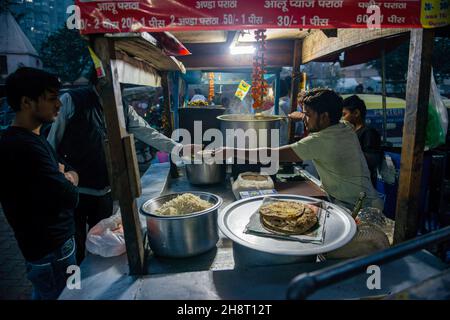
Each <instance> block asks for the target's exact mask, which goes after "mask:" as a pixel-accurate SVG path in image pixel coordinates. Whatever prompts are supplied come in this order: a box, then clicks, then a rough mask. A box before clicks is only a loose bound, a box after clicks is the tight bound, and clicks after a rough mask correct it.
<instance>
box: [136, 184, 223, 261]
mask: <svg viewBox="0 0 450 320" xmlns="http://www.w3.org/2000/svg"><path fill="white" fill-rule="evenodd" d="M183 193H186V192H180V193H173V194H168V195H164V196H160V197H157V198H153V199H151V200H148V201H146V202H145V203H144V204H143V205H142V206H141V209H140V211H141V214H143V215H145V216H146V219H147V237H148V242H149V245H150V248H151V249H152V251H153V252H154V253H155V254H156V255H158V256H163V257H172V258H183V257H191V256H195V255H198V254H201V253H204V252H206V251H208V250H211V249H212V248H214V247H215V246H216V243H217V241H218V240H219V234H218V227H217V213H218V209H219V207H220V206H221V204H222V202H223V200H222V198H221V197H219V196H217V195H215V194H212V193H208V192H198V191H192V192H189V193H192V194H194V195H196V196H198V197H200V198H201V199H203V200H206V201H208V202H210V203H212V204H214V205H213V206H212V207H211V208H209V209H206V210H203V211H199V212H195V213H191V214H187V215H181V216H161V215H157V214H155V212H156V210H157V209H158V208H160V207H161V206H162V205H163V204H164V203H166V202H167V201H170V200H171V199H173V198H175V197H177V196H179V195H181V194H183Z"/></svg>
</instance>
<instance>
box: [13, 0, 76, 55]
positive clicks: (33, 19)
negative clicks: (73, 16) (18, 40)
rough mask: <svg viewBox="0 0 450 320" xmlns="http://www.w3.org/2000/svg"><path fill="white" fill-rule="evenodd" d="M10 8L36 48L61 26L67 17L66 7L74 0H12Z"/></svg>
mask: <svg viewBox="0 0 450 320" xmlns="http://www.w3.org/2000/svg"><path fill="white" fill-rule="evenodd" d="M11 2H12V3H13V4H12V5H11V7H10V10H11V11H12V12H13V13H14V15H15V16H18V17H20V19H19V21H18V23H19V25H20V27H21V28H22V30H23V32H24V33H25V34H26V36H27V37H28V39H30V41H31V43H32V44H33V46H34V47H35V48H36V49H38V50H39V49H40V47H41V44H42V42H43V41H45V40H46V39H47V37H48V36H49V35H50V34H51V33H53V32H55V31H56V30H58V29H59V28H61V27H62V26H63V25H64V24H65V22H66V19H67V16H68V15H67V13H66V10H67V7H68V6H70V5H72V4H73V3H74V0H12V1H11Z"/></svg>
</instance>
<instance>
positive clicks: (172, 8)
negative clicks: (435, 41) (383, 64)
mask: <svg viewBox="0 0 450 320" xmlns="http://www.w3.org/2000/svg"><path fill="white" fill-rule="evenodd" d="M76 4H77V5H78V6H79V7H80V9H81V29H82V33H86V34H87V33H118V32H152V31H153V32H154V31H192V30H236V29H248V28H261V29H262V28H297V29H298V28H301V29H326V28H367V27H382V28H422V27H424V28H427V27H438V26H442V25H445V24H448V22H449V18H450V16H449V14H448V9H449V5H448V1H441V0H407V1H406V0H405V1H398V0H395V1H394V0H377V1H373V0H372V1H360V0H255V1H248V0H213V1H196V0H172V1H167V0H152V1H147V0H139V1H86V0H77V1H76Z"/></svg>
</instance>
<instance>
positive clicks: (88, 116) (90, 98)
mask: <svg viewBox="0 0 450 320" xmlns="http://www.w3.org/2000/svg"><path fill="white" fill-rule="evenodd" d="M98 81H99V80H98V79H97V76H96V74H95V71H93V72H92V76H91V84H92V85H91V86H90V87H89V88H81V89H76V90H71V91H70V92H69V93H65V94H63V95H62V96H61V102H62V107H61V113H60V115H59V116H58V119H57V120H56V121H55V122H54V123H53V125H52V128H51V130H50V133H49V135H48V141H49V143H50V144H51V145H52V146H53V147H54V148H55V150H56V151H57V153H58V154H59V155H60V156H61V157H62V158H64V159H65V160H66V161H67V163H69V164H70V165H71V166H73V167H74V168H75V170H76V171H77V172H78V174H79V176H80V183H79V189H80V202H79V205H78V207H77V208H76V209H75V222H76V234H75V239H76V244H77V261H78V264H80V263H81V262H82V260H83V259H84V255H85V242H86V224H87V225H88V227H89V229H90V228H92V227H93V226H95V225H96V224H97V223H98V222H99V221H100V220H102V219H105V218H108V217H110V216H111V214H112V212H113V199H112V197H111V188H110V181H109V176H108V170H107V165H106V157H105V151H104V145H103V143H104V140H105V138H106V135H107V134H106V127H105V122H104V116H103V107H102V105H101V104H100V99H99V96H98V91H97V90H98V89H97V88H98ZM124 115H125V122H126V126H127V130H128V131H129V132H130V133H132V134H134V137H135V138H137V139H138V140H139V141H141V142H143V143H145V144H148V145H150V146H152V147H154V148H156V149H158V150H161V151H164V152H167V153H170V152H171V151H172V150H173V148H175V147H177V148H180V149H181V144H178V143H176V142H175V141H174V140H172V139H170V138H168V137H166V136H164V135H163V134H161V133H159V132H158V131H157V130H156V129H153V128H152V127H150V125H149V124H148V123H147V122H146V121H145V120H144V119H143V118H141V117H140V116H139V115H138V114H137V113H136V111H135V110H134V109H133V107H132V106H129V105H127V106H124Z"/></svg>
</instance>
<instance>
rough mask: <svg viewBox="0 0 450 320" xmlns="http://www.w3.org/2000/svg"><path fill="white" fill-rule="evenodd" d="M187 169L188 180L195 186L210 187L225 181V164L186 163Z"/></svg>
mask: <svg viewBox="0 0 450 320" xmlns="http://www.w3.org/2000/svg"><path fill="white" fill-rule="evenodd" d="M185 167H186V176H187V179H188V181H189V182H190V183H191V184H193V185H208V184H216V183H222V182H224V181H225V175H226V165H225V164H220V163H211V164H208V163H206V162H202V163H186V165H185Z"/></svg>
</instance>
